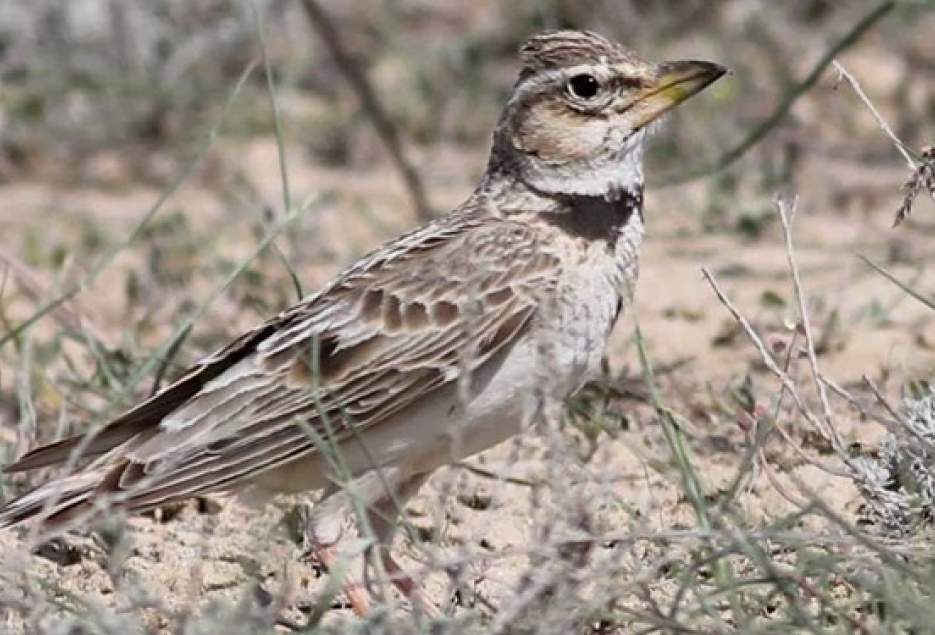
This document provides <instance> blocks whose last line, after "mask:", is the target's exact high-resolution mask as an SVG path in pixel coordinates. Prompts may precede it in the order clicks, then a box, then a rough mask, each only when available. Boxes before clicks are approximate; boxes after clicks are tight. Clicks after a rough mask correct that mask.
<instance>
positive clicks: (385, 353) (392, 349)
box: [0, 31, 725, 586]
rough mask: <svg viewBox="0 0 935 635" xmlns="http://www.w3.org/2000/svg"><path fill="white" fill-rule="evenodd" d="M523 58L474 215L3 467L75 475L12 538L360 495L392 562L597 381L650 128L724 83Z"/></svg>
mask: <svg viewBox="0 0 935 635" xmlns="http://www.w3.org/2000/svg"><path fill="white" fill-rule="evenodd" d="M520 55H521V58H522V70H521V71H520V74H519V78H518V80H517V82H516V84H515V86H514V89H513V92H512V95H511V96H510V98H509V101H508V102H507V104H506V107H505V108H504V110H503V113H502V115H501V116H500V119H499V122H498V124H497V127H496V129H495V131H494V134H493V147H492V149H491V153H490V159H489V162H488V164H487V170H486V172H485V173H484V175H483V177H482V179H481V181H480V184H479V185H478V186H477V188H476V189H475V191H474V193H473V194H471V196H470V197H469V198H468V199H467V201H465V202H464V203H463V204H462V205H461V206H459V207H458V208H456V209H455V210H453V211H452V212H450V213H449V214H447V215H445V216H443V217H441V218H439V219H437V220H435V221H434V222H431V223H429V224H428V225H425V226H424V227H420V228H419V229H416V230H415V231H412V232H410V233H408V234H405V235H403V236H401V237H399V238H397V239H396V240H394V241H392V242H390V243H388V244H387V245H385V246H383V247H381V248H380V249H378V250H377V251H375V252H373V253H372V254H370V255H368V256H366V257H365V258H363V259H361V260H360V261H358V262H356V263H355V264H353V265H352V266H350V267H349V268H348V269H347V270H345V271H344V272H343V273H342V274H340V275H339V276H338V277H337V278H336V279H335V280H334V281H333V282H332V283H331V284H330V285H329V286H328V287H327V288H325V289H323V290H322V291H320V292H318V293H316V294H314V295H312V296H310V297H308V298H306V299H305V300H303V301H302V302H301V303H299V304H298V305H296V306H294V307H292V308H290V309H287V310H286V311H284V312H282V313H280V314H279V315H277V316H276V317H274V318H272V319H271V320H269V321H268V322H266V323H265V324H262V325H261V326H259V327H258V328H256V329H254V330H252V331H250V332H249V333H246V334H244V335H243V336H241V337H239V338H238V339H236V340H235V341H233V342H232V343H231V344H229V345H228V346H226V347H225V348H223V349H222V350H220V351H218V352H217V353H215V354H213V355H211V356H209V357H208V358H206V359H204V360H202V361H201V362H200V363H198V364H196V365H195V366H194V367H192V368H191V369H190V370H189V371H188V372H187V373H185V374H184V375H183V376H182V377H181V378H180V379H179V380H178V381H176V382H175V383H173V384H172V385H170V386H168V387H167V388H165V389H164V390H162V391H161V392H160V393H158V394H157V395H155V396H154V397H152V398H150V399H148V400H146V401H144V402H143V403H141V404H139V405H138V406H136V407H135V408H133V409H132V410H130V411H129V412H126V413H125V414H123V415H121V416H119V417H117V418H116V419H114V420H113V421H110V422H109V423H107V425H105V426H103V427H101V428H100V429H98V430H96V431H94V432H91V433H88V434H85V435H79V436H76V437H72V438H67V439H64V440H61V441H57V442H55V443H51V444H48V445H45V446H42V447H39V448H36V449H34V450H32V451H31V452H28V453H27V454H26V455H25V456H23V457H22V458H20V459H19V460H18V461H16V462H15V463H13V464H12V465H9V466H7V468H6V470H7V471H9V472H14V471H21V470H32V469H36V468H41V467H45V466H52V465H60V464H63V463H64V464H66V465H69V466H72V469H70V470H69V471H67V472H66V473H65V474H64V475H62V476H60V477H59V478H57V479H55V480H53V481H52V482H50V483H47V484H45V485H43V486H41V487H39V488H37V489H35V490H33V491H31V492H29V493H27V494H25V495H23V496H21V497H19V498H16V499H15V500H12V501H9V502H8V503H6V505H5V506H4V507H3V508H2V509H0V526H8V525H14V524H17V523H20V522H23V521H26V520H28V519H32V518H37V519H39V521H40V522H41V525H42V527H44V528H46V529H47V530H51V531H55V530H61V529H62V528H64V527H69V526H73V525H74V524H75V523H77V522H79V521H80V520H87V519H88V518H89V517H92V516H94V515H95V514H96V513H98V512H100V510H101V509H102V508H103V507H104V504H103V503H102V501H106V505H107V506H110V507H111V508H118V509H125V510H130V511H137V510H145V509H151V508H154V507H156V506H159V505H162V504H164V503H168V502H171V501H175V500H179V499H183V498H188V497H192V496H196V495H200V494H205V493H208V492H217V491H241V490H245V489H248V488H250V489H252V490H253V491H259V492H261V493H266V494H268V495H270V496H271V495H272V494H276V493H283V492H285V493H295V492H304V491H307V490H323V491H324V494H323V495H322V498H321V500H320V501H319V502H318V503H317V504H316V508H315V509H316V510H317V511H318V512H319V513H320V514H319V515H321V516H322V517H324V516H325V515H326V514H332V513H334V514H337V513H338V512H341V511H345V510H346V507H347V506H348V505H349V503H350V496H351V495H350V494H349V493H348V492H353V496H354V497H356V500H357V501H362V502H363V508H364V509H366V510H367V511H368V513H372V518H371V523H370V524H371V526H372V527H373V530H374V532H375V533H376V534H377V538H378V539H379V541H380V542H381V543H382V544H384V545H385V544H388V542H389V540H390V537H391V535H392V528H393V524H394V523H393V522H391V521H389V520H388V518H393V517H394V513H395V511H396V510H397V509H398V507H397V506H398V505H399V504H400V503H401V502H402V501H405V500H406V498H407V497H408V496H410V495H412V494H413V493H414V492H415V491H416V490H418V488H419V486H420V485H421V483H422V482H423V481H424V480H425V479H426V477H427V476H428V475H430V474H431V473H432V472H433V470H435V469H436V468H438V467H440V466H443V465H445V464H447V463H449V462H451V461H454V460H458V459H460V458H462V457H465V456H469V455H472V454H475V453H477V452H480V451H482V450H484V449H486V448H489V447H491V446H493V445H494V444H496V443H499V442H501V441H503V440H504V439H507V438H508V437H510V436H512V435H515V434H517V433H519V432H522V431H523V429H524V427H525V426H526V425H527V424H529V423H530V422H531V421H533V420H534V419H536V418H537V417H540V416H541V415H542V413H543V412H544V411H545V409H546V408H545V405H546V404H547V403H548V402H549V401H550V400H551V401H552V402H560V400H561V399H564V398H565V397H567V396H568V395H570V394H572V393H574V392H575V391H576V390H577V389H578V388H579V387H580V386H582V384H583V383H584V382H585V381H587V380H588V379H589V378H592V377H594V376H595V374H596V373H598V372H599V370H600V365H601V359H602V356H603V353H604V349H605V346H606V342H607V337H608V334H609V333H610V331H611V328H612V327H613V325H614V322H615V321H616V320H617V318H618V317H619V315H620V313H621V310H622V309H623V308H624V307H626V306H627V305H628V304H629V303H630V301H631V298H632V295H633V288H634V284H635V282H636V278H637V252H638V249H639V245H640V242H641V241H642V238H643V209H642V208H643V169H642V159H643V143H644V141H645V140H646V137H647V136H648V135H649V132H650V130H651V129H652V126H651V125H650V124H652V123H653V122H655V121H656V120H657V119H658V118H659V117H660V115H662V114H663V113H665V112H667V111H669V110H670V109H671V108H673V107H674V106H676V105H677V104H679V103H680V102H682V101H684V100H685V99H687V98H688V97H690V96H692V95H694V94H695V93H697V92H699V91H700V90H702V89H703V88H704V87H705V86H707V85H708V84H710V83H711V82H713V81H715V80H716V79H717V78H719V77H720V76H721V75H722V74H723V73H724V72H725V69H724V68H722V67H721V66H718V65H717V64H712V63H710V62H698V61H683V62H668V63H663V64H651V63H649V62H647V61H644V60H643V59H641V58H640V57H638V56H637V55H635V54H634V53H633V52H631V51H629V50H627V49H625V48H623V47H622V46H620V45H618V44H615V43H612V42H610V41H608V40H606V39H604V38H603V37H601V36H599V35H596V34H594V33H587V32H577V31H557V32H547V33H542V34H539V35H536V36H534V37H532V38H531V39H529V40H528V41H527V42H526V43H525V44H524V45H523V47H522V49H521V51H520ZM77 459H81V460H80V461H78V460H77ZM339 484H340V485H339ZM313 513H315V512H313ZM384 557H386V556H384ZM385 562H388V563H391V562H392V561H391V560H386V561H385ZM403 586H405V585H403Z"/></svg>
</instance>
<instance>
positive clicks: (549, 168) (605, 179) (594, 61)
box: [491, 31, 726, 196]
mask: <svg viewBox="0 0 935 635" xmlns="http://www.w3.org/2000/svg"><path fill="white" fill-rule="evenodd" d="M520 56H521V58H522V62H523V68H522V71H521V72H520V76H519V79H518V81H517V82H516V85H515V87H514V90H513V94H512V95H511V97H510V100H509V102H508V103H507V106H506V108H505V109H504V111H503V114H502V115H501V117H500V122H499V124H498V126H497V130H496V132H495V133H494V147H493V153H492V156H491V168H494V167H496V166H497V164H498V163H499V164H501V165H508V166H509V168H510V171H511V172H512V173H514V174H517V175H518V177H519V178H520V179H522V180H523V181H525V182H526V183H527V184H528V185H529V186H531V187H533V188H535V189H537V190H539V191H542V192H545V193H548V194H566V195H586V196H600V195H612V194H614V193H615V192H619V191H621V190H626V189H630V190H635V189H636V188H638V187H640V186H641V185H642V180H643V176H642V155H643V153H642V146H643V140H644V138H645V137H646V136H647V134H648V131H650V130H651V129H652V126H651V124H652V123H653V122H655V121H657V120H658V119H659V117H660V116H661V115H663V114H664V113H666V112H668V111H669V110H671V109H672V108H674V107H675V106H677V105H678V104H680V103H681V102H683V101H684V100H686V99H688V98H689V97H691V96H692V95H694V94H695V93H697V92H699V91H700V90H702V89H703V88H705V87H706V86H708V85H709V84H710V83H712V82H713V81H715V80H716V79H718V78H719V77H720V76H721V75H723V74H724V73H725V71H726V69H725V68H724V67H722V66H719V65H718V64H713V63H711V62H699V61H681V62H665V63H662V64H653V63H650V62H647V61H646V60H644V59H642V58H640V57H639V56H638V55H636V54H635V53H633V52H632V51H629V50H627V49H626V48H624V47H622V46H621V45H619V44H616V43H614V42H611V41H609V40H607V39H606V38H604V37H602V36H600V35H597V34H595V33H590V32H582V31H550V32H545V33H541V34H538V35H535V36H533V37H532V38H530V39H529V40H528V41H527V42H526V43H525V44H524V45H523V46H522V48H521V49H520Z"/></svg>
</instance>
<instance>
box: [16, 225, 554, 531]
mask: <svg viewBox="0 0 935 635" xmlns="http://www.w3.org/2000/svg"><path fill="white" fill-rule="evenodd" d="M483 220H484V222H481V214H479V213H477V212H474V213H468V214H461V215H458V214H457V213H455V214H452V215H449V216H448V217H446V218H445V219H442V220H440V221H438V222H437V223H436V224H434V225H429V226H427V227H424V228H422V229H421V230H419V231H417V232H413V233H412V234H409V235H407V236H403V237H402V238H400V239H398V240H397V241H396V242H395V243H393V244H391V245H389V246H388V247H386V248H384V249H382V250H380V251H378V252H375V254H373V255H371V256H370V257H368V258H365V259H364V260H362V261H360V262H358V263H357V264H356V265H355V266H354V267H352V268H351V269H349V270H348V271H346V272H345V273H344V274H342V276H340V277H339V278H338V279H337V281H336V282H335V283H334V284H333V285H332V286H331V287H329V288H328V289H326V290H325V291H323V292H322V293H320V294H318V295H317V296H314V297H312V298H311V299H309V300H308V301H307V302H305V303H303V304H300V305H298V306H296V307H294V308H293V309H290V310H288V311H286V312H284V313H283V314H281V315H280V316H278V317H277V318H276V319H275V320H272V321H271V322H269V323H268V324H266V325H264V326H262V327H260V328H258V329H257V330H255V331H253V332H251V333H249V334H247V335H245V336H244V337H242V338H240V339H239V340H238V341H237V342H235V343H233V344H232V345H231V346H229V347H227V348H226V349H224V350H222V351H220V352H219V353H218V354H216V355H215V356H213V357H211V358H210V359H208V360H206V361H205V362H203V363H202V364H200V365H199V366H197V367H195V368H194V369H193V370H192V371H190V372H189V373H188V374H186V376H184V377H183V378H182V379H180V380H179V381H178V382H176V383H175V384H173V385H172V386H169V387H168V388H167V389H165V390H164V391H163V392H162V393H160V394H159V395H157V396H156V397H154V398H153V399H151V400H149V401H147V402H144V404H142V405H141V406H139V407H138V408H136V409H134V410H132V411H130V412H129V413H127V414H126V415H124V416H122V417H120V418H118V419H116V420H114V421H113V422H111V423H110V424H108V425H107V426H105V427H104V428H103V429H102V431H101V432H100V434H99V435H98V436H97V438H96V439H95V440H94V441H93V442H92V443H91V444H90V445H89V448H90V452H89V454H91V453H93V454H95V455H100V454H103V453H106V452H107V451H108V450H112V449H113V451H114V452H118V453H119V455H117V456H113V458H112V461H111V462H110V466H109V467H108V466H107V465H106V463H105V464H103V465H101V462H100V461H98V464H97V468H96V469H98V470H100V469H102V468H104V469H105V472H103V473H102V478H101V479H100V481H99V484H98V487H97V489H96V490H95V492H94V493H95V494H101V493H108V494H118V497H117V500H118V501H120V502H121V504H123V505H125V506H126V507H128V508H131V509H141V508H146V507H152V506H154V505H158V504H161V503H163V502H165V501H168V500H173V499H178V498H185V497H188V496H192V495H195V494H199V493H205V492H209V491H217V490H219V489H226V488H228V487H230V486H231V485H233V484H234V483H236V482H238V481H241V480H243V479H246V478H248V477H252V476H255V475H256V474H257V473H258V472H261V471H263V470H267V469H271V468H273V467H276V466H278V465H281V464H283V463H285V462H288V461H291V460H294V459H295V458H297V457H299V456H301V455H303V454H307V453H309V452H313V451H315V444H314V442H313V441H312V440H311V439H309V437H308V435H307V434H306V432H305V430H304V429H303V427H302V426H300V425H296V421H297V419H301V420H303V421H305V422H307V423H308V425H310V426H311V427H312V429H313V430H315V431H316V433H317V434H318V435H320V436H322V437H327V436H330V435H332V434H333V435H334V436H335V437H336V439H335V440H336V441H340V440H342V439H345V438H347V437H348V436H350V435H352V434H355V433H356V432H359V431H361V430H364V429H366V428H367V427H369V426H371V425H376V424H377V423H379V422H380V421H382V420H384V419H385V418H386V417H388V416H389V415H391V414H393V413H395V412H398V411H399V410H400V409H402V408H404V407H406V406H407V405H410V404H412V403H414V402H416V401H417V400H419V399H421V398H423V397H424V396H425V395H427V394H429V393H431V392H432V391H434V390H436V389H438V388H439V387H440V386H441V385H443V384H445V383H447V382H451V381H454V378H455V377H456V376H457V374H458V372H459V369H460V368H462V367H463V363H464V362H465V360H464V359H463V355H464V354H465V351H471V353H472V354H471V363H472V364H473V365H474V367H477V366H479V365H480V364H482V363H484V361H485V360H487V359H488V358H489V357H490V356H491V355H493V354H494V353H495V352H496V351H498V350H500V349H502V348H503V347H505V346H509V345H510V344H511V343H513V342H515V341H516V339H517V338H518V336H519V334H520V333H521V332H522V331H523V330H524V329H526V328H527V327H528V325H529V324H530V321H531V320H532V319H533V318H534V315H535V311H536V307H537V304H538V303H537V297H539V293H541V292H544V291H545V289H546V287H547V286H548V284H549V283H550V282H551V281H552V280H554V279H555V277H556V276H555V273H556V268H557V262H556V261H555V260H554V259H551V258H549V257H546V256H544V255H543V254H542V252H541V250H540V248H539V247H540V246H539V245H538V244H537V242H536V237H535V235H534V234H533V233H532V232H530V231H529V230H528V229H527V228H526V227H525V226H524V225H521V224H519V223H515V222H511V221H507V220H494V219H492V218H490V217H487V218H486V219H483ZM545 292H547V291H545ZM472 349H473V350H472ZM313 351H314V353H316V355H312V354H311V353H312V352H313ZM324 417H327V419H328V420H329V421H330V424H329V425H330V427H329V425H325V421H324ZM355 429H356V430H355ZM79 442H80V441H79V440H78V439H69V440H66V441H64V442H60V443H58V444H54V445H53V446H46V447H44V448H39V449H37V450H34V451H33V452H30V453H29V454H27V455H26V456H24V457H23V458H22V459H21V460H20V461H18V462H17V463H15V464H14V465H13V466H11V468H12V469H29V468H32V467H39V466H42V465H49V464H52V463H55V462H61V461H63V460H65V458H67V456H68V453H69V452H70V451H73V448H75V447H76V446H77V445H78V443H79ZM106 460H107V459H106V457H105V458H104V459H101V461H106ZM8 469H9V468H8ZM89 498H90V495H85V496H84V497H79V498H74V499H70V500H69V503H68V504H67V505H66V506H63V507H62V508H61V509H59V510H58V512H57V513H60V514H62V517H63V518H64V517H71V516H74V515H75V512H76V509H77V508H78V507H81V506H86V505H88V500H89ZM14 502H15V501H14ZM2 514H3V510H0V516H2ZM18 519H19V518H18ZM55 520H56V518H55V516H53V517H51V518H50V522H51V523H54V522H55Z"/></svg>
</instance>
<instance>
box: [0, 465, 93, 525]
mask: <svg viewBox="0 0 935 635" xmlns="http://www.w3.org/2000/svg"><path fill="white" fill-rule="evenodd" d="M100 479H101V475H100V474H95V473H91V474H76V475H73V476H67V477H65V478H63V479H59V480H55V481H52V482H51V483H46V484H45V485H40V486H39V487H37V488H36V489H34V490H31V491H29V492H26V493H25V494H23V495H22V496H19V497H17V498H14V499H13V500H11V501H7V502H6V503H5V504H4V505H3V506H2V507H0V529H4V528H7V527H12V526H14V525H19V524H20V523H24V522H27V521H29V520H32V519H35V518H38V517H40V516H41V517H42V527H43V529H46V530H51V531H60V530H62V529H65V528H66V527H68V526H69V525H71V523H72V521H74V520H77V519H79V518H83V517H85V516H87V514H88V513H89V512H90V511H91V510H92V504H91V499H92V497H93V496H94V494H95V492H96V490H97V485H98V483H99V482H100ZM47 506H48V509H47Z"/></svg>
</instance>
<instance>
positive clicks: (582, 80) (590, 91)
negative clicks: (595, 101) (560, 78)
mask: <svg viewBox="0 0 935 635" xmlns="http://www.w3.org/2000/svg"><path fill="white" fill-rule="evenodd" d="M565 88H566V90H567V91H568V94H570V95H571V96H572V97H577V98H578V99H591V98H592V97H594V96H595V95H596V94H597V91H599V90H600V89H601V85H600V83H599V82H598V81H597V78H596V77H594V75H588V74H587V73H582V74H581V75H575V76H574V77H572V78H571V79H569V80H568V84H566V85H565Z"/></svg>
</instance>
